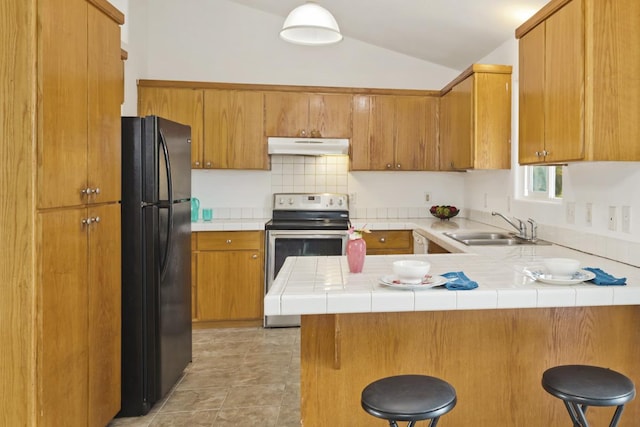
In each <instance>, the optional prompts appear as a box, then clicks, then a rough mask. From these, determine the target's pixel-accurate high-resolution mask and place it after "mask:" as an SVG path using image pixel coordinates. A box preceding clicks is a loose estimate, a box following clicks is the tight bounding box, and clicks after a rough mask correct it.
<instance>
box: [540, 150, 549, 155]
mask: <svg viewBox="0 0 640 427" xmlns="http://www.w3.org/2000/svg"><path fill="white" fill-rule="evenodd" d="M549 154H551V152H550V151H547V150H542V155H543V156H548V155H549Z"/></svg>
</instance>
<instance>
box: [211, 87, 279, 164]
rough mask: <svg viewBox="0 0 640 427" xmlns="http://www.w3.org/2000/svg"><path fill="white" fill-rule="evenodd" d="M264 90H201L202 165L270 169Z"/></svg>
mask: <svg viewBox="0 0 640 427" xmlns="http://www.w3.org/2000/svg"><path fill="white" fill-rule="evenodd" d="M263 97H264V95H263V93H262V92H260V91H250V90H217V89H206V90H205V91H204V106H205V108H204V167H205V168H213V169H269V156H268V154H267V140H266V138H265V136H264V128H263V127H264V100H263Z"/></svg>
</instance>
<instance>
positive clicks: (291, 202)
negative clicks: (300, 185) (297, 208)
mask: <svg viewBox="0 0 640 427" xmlns="http://www.w3.org/2000/svg"><path fill="white" fill-rule="evenodd" d="M289 204H290V205H293V197H290V198H289Z"/></svg>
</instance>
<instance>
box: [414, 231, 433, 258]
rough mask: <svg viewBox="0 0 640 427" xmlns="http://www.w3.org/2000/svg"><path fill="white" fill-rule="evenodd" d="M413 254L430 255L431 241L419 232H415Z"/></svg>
mask: <svg viewBox="0 0 640 427" xmlns="http://www.w3.org/2000/svg"><path fill="white" fill-rule="evenodd" d="M412 234H413V253H414V254H428V253H429V239H427V238H426V237H425V236H423V235H422V234H420V233H418V232H417V231H415V230H414V231H413V233H412Z"/></svg>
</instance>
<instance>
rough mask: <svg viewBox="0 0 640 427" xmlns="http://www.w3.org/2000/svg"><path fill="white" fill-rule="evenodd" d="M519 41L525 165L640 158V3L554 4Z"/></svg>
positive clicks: (521, 31) (566, 0)
mask: <svg viewBox="0 0 640 427" xmlns="http://www.w3.org/2000/svg"><path fill="white" fill-rule="evenodd" d="M516 37H517V38H519V39H520V54H519V55H520V58H519V62H520V67H519V68H520V82H519V88H520V89H519V95H520V99H519V104H520V106H519V127H520V130H519V161H520V163H521V164H536V163H537V164H545V163H546V164H553V163H559V162H568V161H580V160H590V161H607V160H621V161H636V160H640V144H638V143H637V142H636V140H637V135H638V134H640V122H639V121H638V120H637V117H638V116H640V103H639V102H638V99H640V80H639V79H638V75H640V55H637V54H631V52H634V53H635V52H638V51H639V50H640V2H638V1H635V0H617V1H600V0H554V1H551V2H550V3H548V4H547V5H546V6H545V7H544V8H542V9H541V10H540V11H539V12H538V13H537V14H536V15H534V16H533V17H532V18H531V19H530V20H529V21H527V22H525V23H524V24H523V25H522V26H521V27H519V28H518V29H517V30H516Z"/></svg>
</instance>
